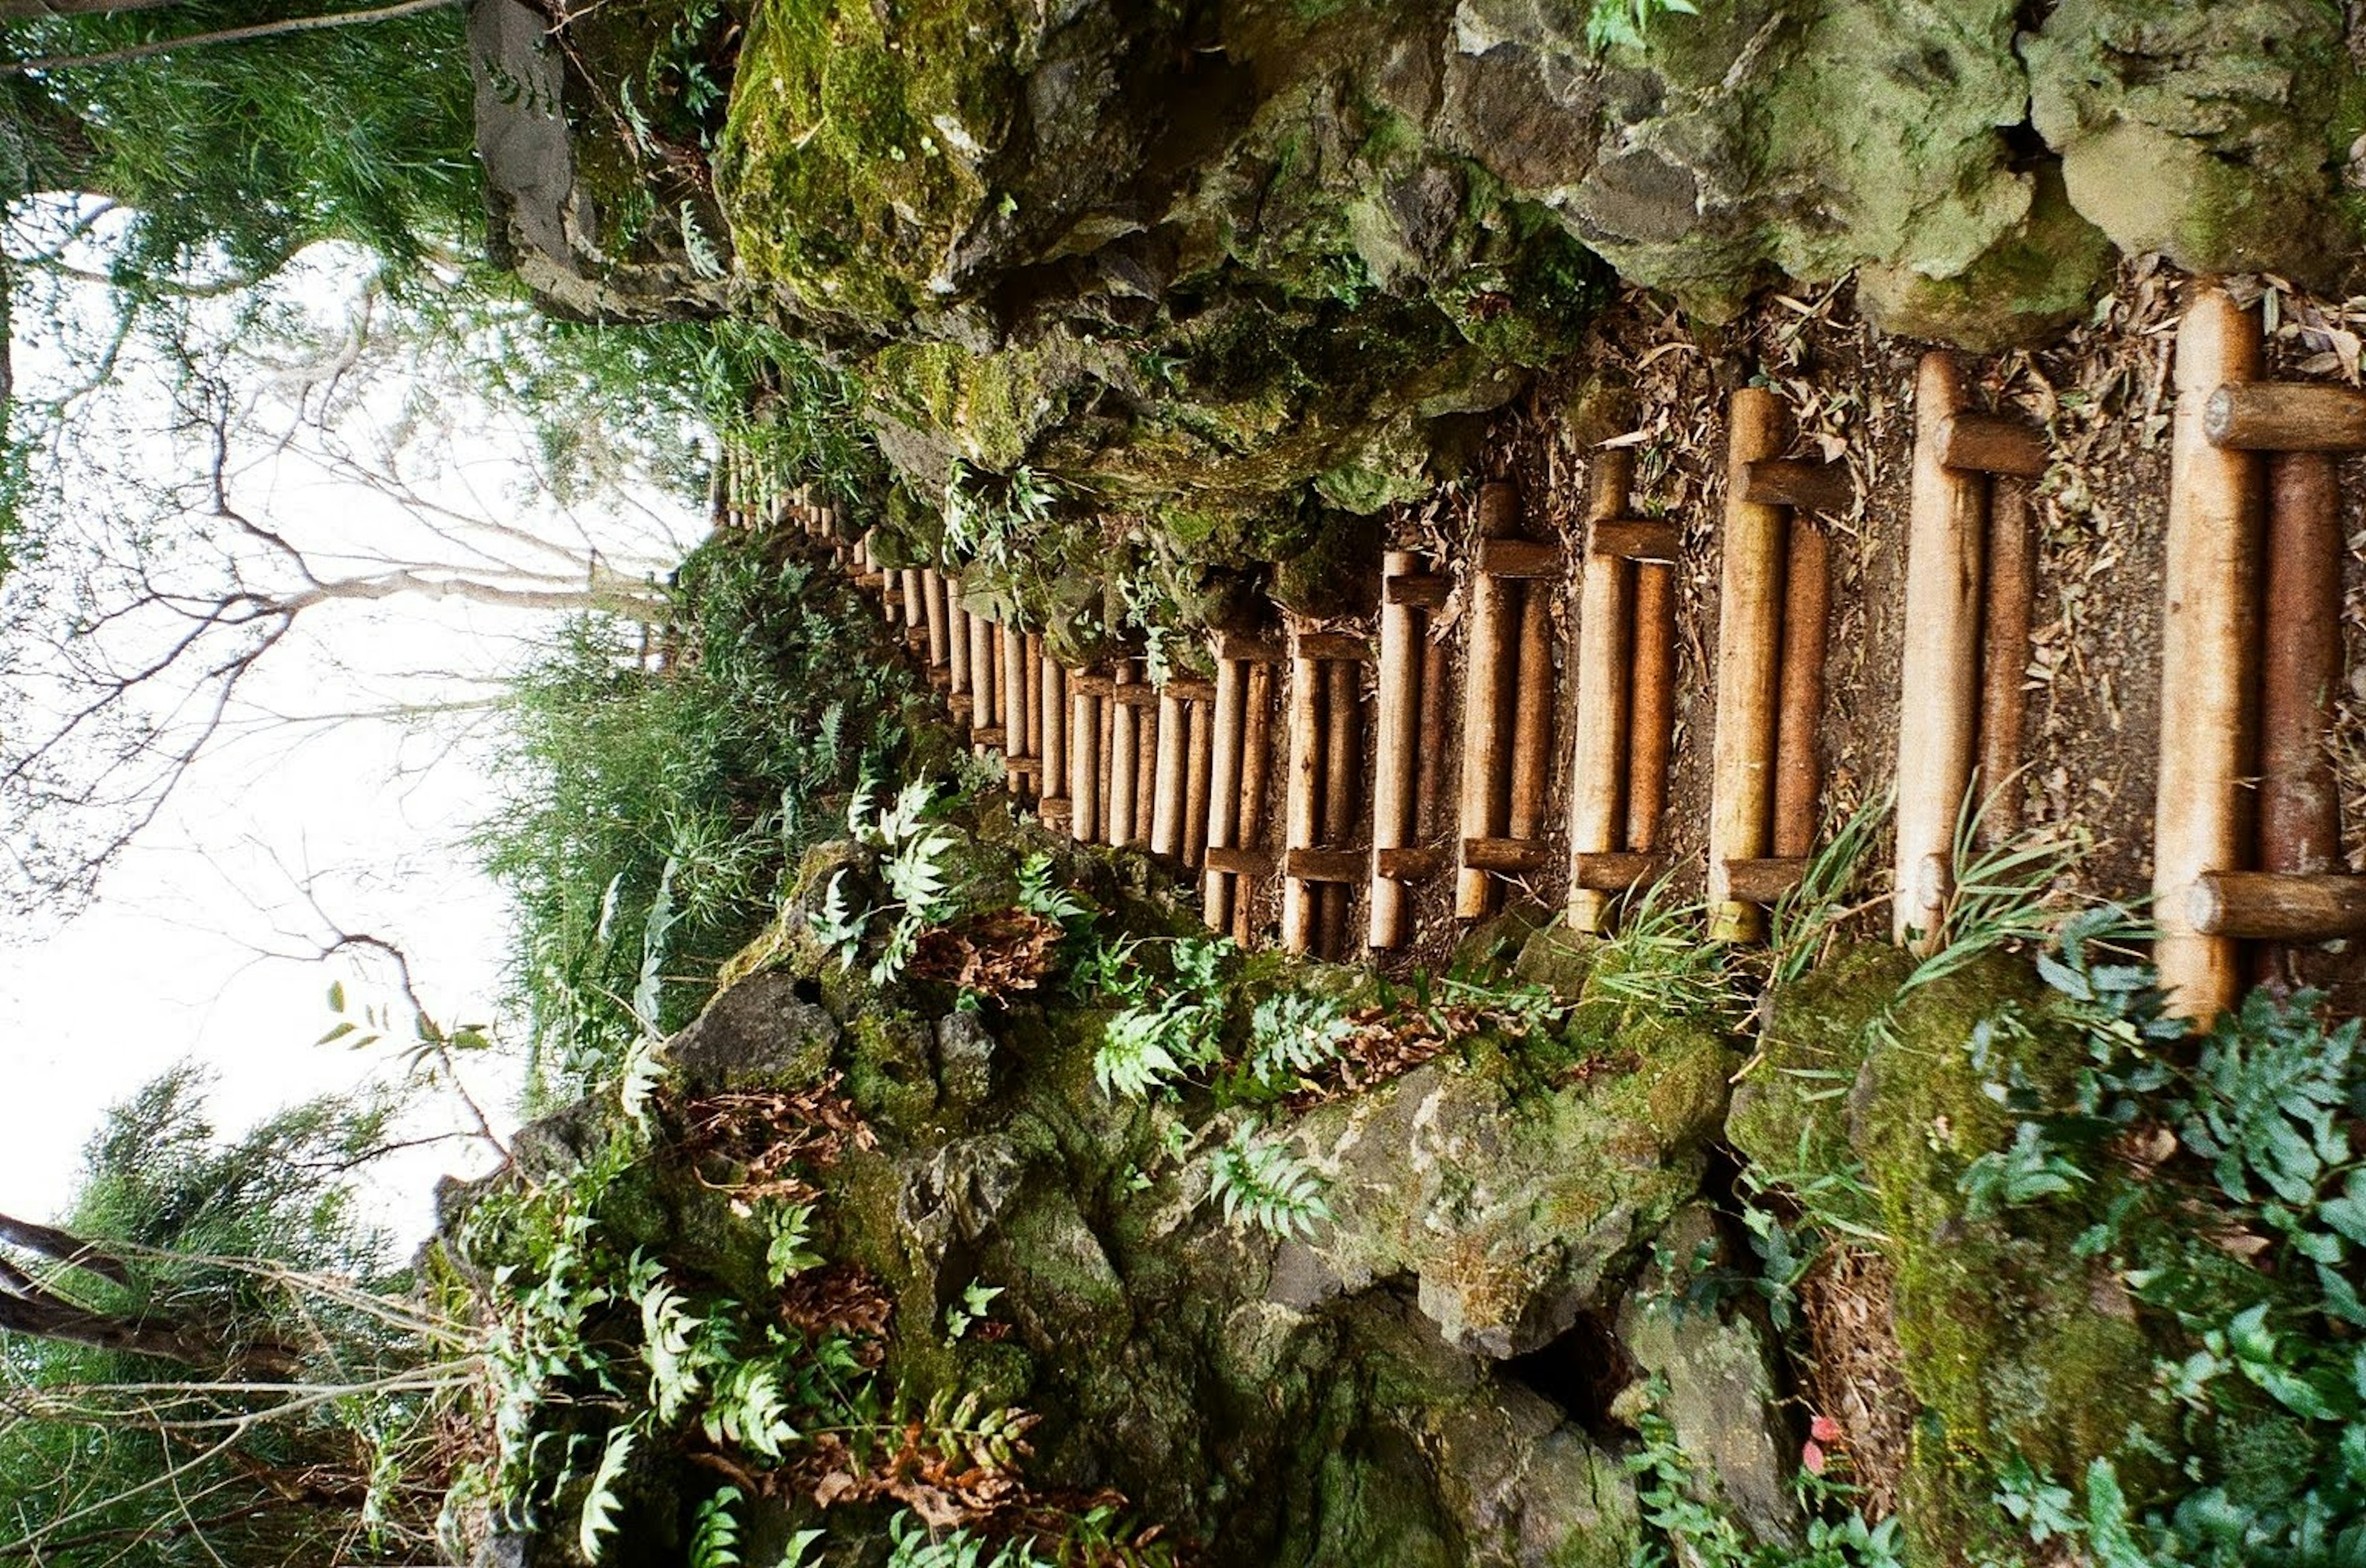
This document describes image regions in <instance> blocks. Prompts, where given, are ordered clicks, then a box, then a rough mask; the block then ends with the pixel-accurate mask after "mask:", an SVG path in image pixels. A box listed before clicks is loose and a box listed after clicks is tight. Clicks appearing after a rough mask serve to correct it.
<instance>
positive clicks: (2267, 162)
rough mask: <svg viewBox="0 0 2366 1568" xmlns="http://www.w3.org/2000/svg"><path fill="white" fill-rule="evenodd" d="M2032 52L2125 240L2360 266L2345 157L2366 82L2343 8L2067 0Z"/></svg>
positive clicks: (2053, 115)
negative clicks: (2344, 178)
mask: <svg viewBox="0 0 2366 1568" xmlns="http://www.w3.org/2000/svg"><path fill="white" fill-rule="evenodd" d="M2024 54H2025V56H2026V58H2027V60H2028V62H2029V75H2030V91H2031V115H2032V118H2033V121H2034V124H2035V125H2036V128H2037V130H2038V131H2039V133H2040V134H2041V135H2043V136H2044V137H2045V141H2046V143H2047V145H2049V146H2051V147H2053V148H2054V149H2055V150H2056V152H2059V153H2060V154H2061V156H2062V169H2063V177H2064V179H2065V181H2066V182H2067V186H2068V190H2069V197H2070V200H2071V202H2072V203H2073V204H2074V205H2075V206H2076V207H2077V208H2078V209H2079V211H2080V212H2081V213H2082V214H2084V215H2085V216H2086V217H2087V218H2088V219H2089V220H2091V221H2092V222H2094V223H2095V224H2096V225H2097V226H2098V227H2099V228H2101V230H2102V231H2104V232H2105V233H2107V234H2109V235H2110V236H2111V238H2112V241H2113V243H2114V244H2116V245H2118V246H2119V247H2120V248H2121V249H2122V250H2123V251H2124V252H2126V253H2128V254H2138V253H2141V252H2145V251H2160V252H2163V253H2165V254H2167V255H2168V256H2169V259H2170V260H2171V261H2173V262H2175V263H2177V264H2178V265H2180V266H2182V267H2185V268H2187V269H2189V270H2191V271H2194V272H2203V273H2210V272H2241V271H2254V270H2262V269H2264V270H2270V271H2275V272H2279V273H2282V274H2284V275H2285V276H2291V277H2294V278H2302V279H2308V280H2311V281H2315V282H2317V283H2320V284H2329V283H2331V282H2333V281H2335V280H2336V279H2338V276H2339V275H2340V274H2341V273H2342V272H2343V271H2344V270H2345V269H2346V268H2348V267H2349V266H2350V265H2354V254H2355V251H2356V246H2357V227H2356V223H2355V221H2354V213H2351V214H2349V219H2348V220H2345V214H2344V211H2343V203H2342V197H2343V193H2342V191H2341V189H2340V186H2339V184H2338V176H2337V175H2336V173H2335V171H2336V170H2337V169H2338V168H2339V167H2340V166H2341V165H2342V164H2344V163H2345V162H2346V161H2347V160H2348V159H2349V155H2350V152H2349V150H2350V145H2351V142H2352V141H2353V139H2354V138H2355V137H2356V136H2357V135H2358V133H2359V131H2360V130H2366V85H2361V84H2360V78H2359V73H2358V67H2357V64H2356V62H2354V61H2353V60H2352V59H2351V58H2350V55H2349V50H2348V48H2347V47H2346V46H2345V42H2344V39H2343V26H2342V17H2341V13H2340V11H2339V9H2338V7H2335V6H2326V5H2321V4H2318V3H2316V0H2232V3H2222V4H2215V5H2211V6H2201V7H2195V6H2183V5H2178V4H2175V3H2174V0H2066V3H2065V4H2063V5H2061V6H2056V8H2055V9H2054V11H2053V13H2052V14H2051V15H2050V16H2048V17H2046V19H2045V27H2044V28H2041V29H2040V30H2039V32H2038V33H2037V34H2036V36H2034V38H2032V39H2028V40H2027V43H2026V45H2025V48H2024Z"/></svg>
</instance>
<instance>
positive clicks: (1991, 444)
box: [1938, 409, 2054, 479]
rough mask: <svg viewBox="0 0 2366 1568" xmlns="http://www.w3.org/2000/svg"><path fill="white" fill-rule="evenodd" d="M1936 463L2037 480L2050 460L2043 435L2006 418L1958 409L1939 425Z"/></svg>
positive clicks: (2020, 422) (2009, 417)
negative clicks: (1937, 460) (1937, 458)
mask: <svg viewBox="0 0 2366 1568" xmlns="http://www.w3.org/2000/svg"><path fill="white" fill-rule="evenodd" d="M1938 442H1939V461H1940V462H1942V463H1943V464H1944V465H1946V466H1947V467H1948V468H1967V469H1970V470H1972V471H1973V472H1976V473H1983V474H2010V475H2011V476H2012V477H2013V478H2015V479H2037V478H2039V477H2041V476H2042V475H2043V474H2044V473H2045V469H2046V467H2047V466H2048V465H2049V464H2051V463H2052V462H2053V460H2054V452H2053V449H2052V448H2051V447H2049V446H2047V445H2046V443H2045V431H2043V430H2041V429H2039V428H2038V427H2037V426H2036V425H2034V424H2032V423H2029V422H2028V421H2027V420H2022V419H2015V418H2013V417H2012V416H2011V415H2010V414H2000V413H1982V412H1979V411H1978V410H1977V409H1959V410H1957V411H1956V412H1954V413H1951V414H1949V415H1948V416H1947V417H1946V418H1944V419H1943V420H1941V421H1940V422H1939V431H1938Z"/></svg>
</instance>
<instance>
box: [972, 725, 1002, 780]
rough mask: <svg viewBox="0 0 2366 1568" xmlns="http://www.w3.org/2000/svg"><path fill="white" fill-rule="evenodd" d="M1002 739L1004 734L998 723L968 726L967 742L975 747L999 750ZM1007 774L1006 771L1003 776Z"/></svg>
mask: <svg viewBox="0 0 2366 1568" xmlns="http://www.w3.org/2000/svg"><path fill="white" fill-rule="evenodd" d="M1003 740H1004V736H1003V732H1002V727H1001V726H1000V725H998V724H997V725H994V726H992V727H988V726H986V725H982V724H980V725H973V726H971V727H970V732H969V742H970V744H971V745H973V746H975V747H977V748H978V749H979V750H987V749H989V748H990V749H992V750H997V751H999V750H1003ZM1005 777H1008V774H1007V773H1006V774H1005Z"/></svg>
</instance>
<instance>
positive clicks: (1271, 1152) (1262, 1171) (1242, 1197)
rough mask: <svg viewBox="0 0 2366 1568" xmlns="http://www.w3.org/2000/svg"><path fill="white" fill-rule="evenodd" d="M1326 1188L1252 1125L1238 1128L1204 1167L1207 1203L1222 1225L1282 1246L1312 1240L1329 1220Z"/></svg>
mask: <svg viewBox="0 0 2366 1568" xmlns="http://www.w3.org/2000/svg"><path fill="white" fill-rule="evenodd" d="M1325 1185H1326V1184H1325V1182H1324V1179H1323V1175H1322V1173H1321V1172H1320V1171H1318V1170H1316V1169H1315V1168H1314V1167H1313V1165H1311V1164H1309V1163H1308V1162H1307V1161H1306V1160H1305V1159H1304V1158H1302V1157H1301V1156H1299V1155H1297V1154H1295V1153H1293V1152H1292V1151H1291V1149H1290V1145H1289V1144H1288V1143H1286V1142H1284V1141H1283V1140H1281V1139H1279V1138H1269V1137H1268V1136H1266V1135H1265V1132H1264V1129H1263V1128H1261V1127H1260V1126H1259V1125H1258V1124H1257V1123H1256V1122H1253V1121H1251V1122H1242V1123H1241V1124H1240V1126H1239V1127H1238V1128H1237V1129H1235V1130H1234V1134H1233V1135H1232V1138H1231V1139H1230V1141H1228V1142H1227V1143H1226V1144H1225V1145H1223V1147H1222V1148H1220V1149H1218V1150H1217V1151H1216V1152H1215V1155H1214V1156H1212V1157H1211V1160H1210V1161H1209V1165H1208V1197H1209V1200H1210V1201H1212V1202H1214V1203H1216V1204H1217V1205H1218V1206H1219V1207H1221V1208H1222V1210H1223V1214H1224V1223H1225V1224H1231V1225H1235V1226H1238V1225H1248V1226H1250V1227H1252V1228H1254V1229H1256V1230H1261V1231H1263V1232H1265V1233H1266V1234H1267V1235H1273V1236H1278V1237H1279V1238H1280V1239H1282V1240H1284V1241H1289V1240H1290V1239H1292V1238H1294V1237H1304V1236H1308V1235H1313V1230H1314V1227H1315V1225H1316V1224H1318V1223H1320V1222H1321V1221H1324V1220H1327V1219H1329V1218H1331V1205H1330V1204H1329V1203H1327V1202H1326V1201H1324V1197H1323V1190H1324V1186H1325Z"/></svg>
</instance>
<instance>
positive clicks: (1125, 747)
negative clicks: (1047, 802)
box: [1101, 659, 1142, 847]
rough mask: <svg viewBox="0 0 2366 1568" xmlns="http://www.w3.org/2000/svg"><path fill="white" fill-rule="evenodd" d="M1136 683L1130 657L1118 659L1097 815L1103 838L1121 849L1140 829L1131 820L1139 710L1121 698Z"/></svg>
mask: <svg viewBox="0 0 2366 1568" xmlns="http://www.w3.org/2000/svg"><path fill="white" fill-rule="evenodd" d="M1138 683H1139V682H1138V680H1137V678H1136V676H1135V673H1134V668H1133V660H1131V659H1121V660H1118V662H1117V672H1116V674H1115V675H1114V676H1113V677H1112V680H1111V684H1112V686H1113V688H1114V689H1113V690H1112V691H1111V693H1110V720H1109V732H1110V733H1109V747H1110V767H1109V794H1108V795H1107V796H1106V797H1105V798H1104V799H1103V800H1102V801H1101V816H1102V817H1103V818H1104V821H1103V824H1102V826H1103V828H1104V829H1105V832H1104V834H1103V837H1104V838H1105V839H1106V840H1107V841H1108V842H1109V843H1110V844H1112V845H1115V846H1118V847H1123V846H1124V845H1127V844H1130V843H1132V842H1133V841H1134V840H1135V839H1136V838H1137V837H1139V836H1140V834H1141V832H1142V827H1141V826H1138V825H1137V824H1136V822H1135V820H1134V802H1135V800H1136V798H1137V796H1138V795H1139V794H1140V788H1139V785H1138V782H1137V781H1138V778H1139V775H1140V773H1141V769H1142V742H1141V739H1140V736H1141V727H1142V710H1141V709H1139V708H1137V707H1135V706H1133V705H1132V704H1130V703H1128V702H1127V701H1126V700H1125V695H1126V688H1127V687H1129V686H1132V685H1135V684H1138Z"/></svg>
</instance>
